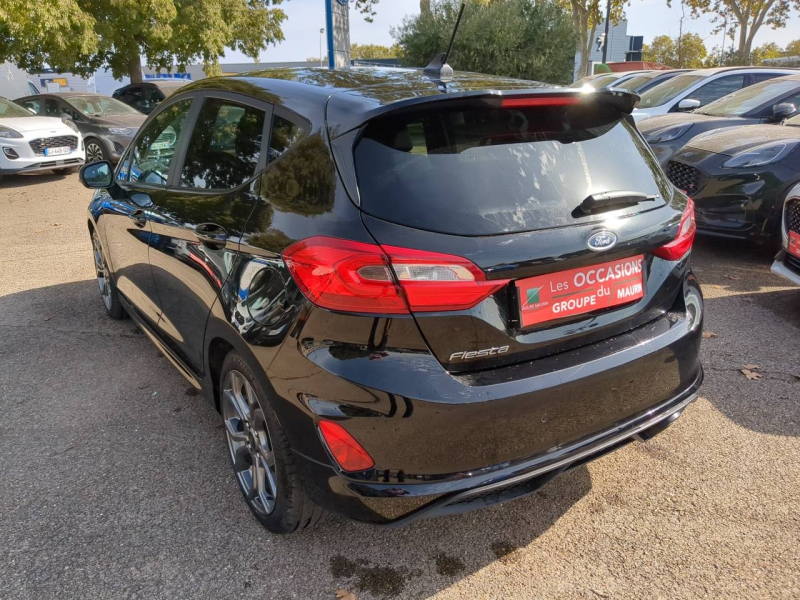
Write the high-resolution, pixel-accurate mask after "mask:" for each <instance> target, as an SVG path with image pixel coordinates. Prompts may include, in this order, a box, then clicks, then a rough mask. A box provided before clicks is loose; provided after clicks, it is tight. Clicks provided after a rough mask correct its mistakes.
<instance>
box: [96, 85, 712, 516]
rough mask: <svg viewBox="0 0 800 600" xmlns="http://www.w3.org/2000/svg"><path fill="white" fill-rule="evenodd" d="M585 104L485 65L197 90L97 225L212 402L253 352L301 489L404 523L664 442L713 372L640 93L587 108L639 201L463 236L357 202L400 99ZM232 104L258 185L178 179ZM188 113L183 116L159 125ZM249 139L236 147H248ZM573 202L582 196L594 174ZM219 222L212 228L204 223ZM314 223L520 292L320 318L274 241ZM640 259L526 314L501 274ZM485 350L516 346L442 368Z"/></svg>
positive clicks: (141, 313)
mask: <svg viewBox="0 0 800 600" xmlns="http://www.w3.org/2000/svg"><path fill="white" fill-rule="evenodd" d="M523 90H526V91H525V92H524V93H523ZM574 94H578V93H577V92H575V91H573V90H565V91H563V93H562V90H558V89H555V88H551V87H548V86H545V85H543V84H535V83H531V82H519V81H514V80H506V79H499V78H493V77H490V76H484V75H480V76H479V75H474V74H465V75H460V74H457V75H456V77H455V79H454V81H453V82H450V83H448V84H447V91H446V93H445V92H444V91H443V90H442V89H441V84H437V83H434V82H431V81H429V80H427V79H426V78H424V77H422V76H421V74H420V72H418V71H407V70H388V71H387V70H377V69H353V70H351V71H349V72H340V71H333V72H329V71H326V70H321V69H319V70H317V69H303V70H280V71H270V72H265V73H258V74H255V73H254V74H247V75H244V76H241V77H233V78H220V79H208V80H202V81H200V82H197V83H194V84H191V85H188V86H186V87H184V88H183V89H182V90H181V92H180V93H178V94H176V95H175V96H174V97H171V98H170V99H168V100H167V101H165V102H164V103H163V105H162V106H160V107H159V108H158V109H157V110H156V111H154V113H153V115H151V116H150V118H149V119H148V121H147V122H146V123H145V125H144V126H143V128H142V133H141V134H140V139H137V140H135V141H134V145H133V146H132V148H131V150H130V151H129V153H128V154H127V155H126V157H124V158H123V160H122V162H121V165H120V167H119V169H118V170H117V175H116V177H117V182H116V183H115V184H114V185H112V186H111V188H110V189H108V190H101V191H98V192H97V193H96V194H95V198H94V200H93V202H92V204H91V206H90V211H89V226H90V228H95V229H97V230H98V232H99V233H100V236H101V240H102V242H103V246H104V247H105V249H106V250H107V251H108V254H109V262H110V263H111V268H112V271H113V272H114V274H115V279H116V281H117V282H118V288H119V292H120V294H121V295H122V296H123V299H124V302H125V306H126V307H127V308H128V309H129V310H130V312H131V313H132V314H133V316H134V318H135V319H136V320H137V322H139V323H140V325H142V327H143V328H144V329H145V330H146V331H147V333H148V335H150V336H151V338H153V340H154V341H155V342H156V344H157V345H158V346H159V347H160V348H161V349H162V350H163V351H164V352H165V353H166V354H167V355H168V356H169V357H170V360H172V361H173V362H174V363H175V364H176V366H178V368H179V370H180V371H181V372H182V373H183V374H184V376H186V377H187V379H188V380H189V381H190V382H192V384H193V385H196V386H198V387H200V388H201V390H202V391H203V394H204V395H205V397H206V398H207V399H208V400H209V401H210V402H212V403H213V404H214V405H215V406H219V393H220V392H219V384H220V368H221V366H222V362H223V359H224V357H225V355H226V354H227V352H228V351H230V350H232V349H233V350H236V351H237V352H238V353H239V354H240V355H241V356H242V357H243V358H244V359H245V360H246V361H247V362H248V364H251V365H253V371H254V374H255V377H256V378H257V379H258V381H259V383H260V384H261V386H262V387H263V388H264V389H265V390H267V392H268V394H269V399H270V401H271V404H272V406H273V407H274V410H275V414H276V415H277V417H278V419H279V421H280V423H281V426H282V429H283V430H284V432H285V434H286V436H287V438H288V440H289V443H290V445H291V448H292V450H293V452H294V453H295V455H296V457H297V461H298V464H299V465H301V467H302V472H303V482H304V486H305V488H306V491H307V492H308V494H309V495H310V496H311V498H312V499H313V500H314V501H315V502H317V503H318V504H320V505H321V506H324V507H326V508H329V509H331V510H335V511H337V512H340V513H343V514H346V515H349V516H351V517H353V518H357V519H361V520H365V521H371V522H377V523H404V522H407V521H408V520H411V519H414V518H418V517H420V516H426V515H427V516H433V515H436V514H449V513H452V512H459V511H462V510H468V509H471V508H477V507H479V506H482V505H486V504H489V503H494V502H500V501H504V500H506V499H509V498H511V497H518V496H519V495H524V494H525V493H530V492H531V491H533V490H535V489H536V488H537V487H538V486H540V485H542V484H543V483H544V482H545V481H547V480H548V479H549V478H551V477H552V476H554V475H556V474H557V473H559V472H561V471H563V470H564V469H566V468H570V467H572V466H576V465H578V464H582V463H583V462H585V461H586V460H590V459H592V458H594V457H597V456H600V455H602V454H603V453H605V452H607V451H610V450H612V449H614V448H617V447H619V446H620V445H623V444H624V443H627V442H628V441H630V440H632V439H636V438H637V436H640V437H648V436H649V435H654V434H655V433H656V432H658V431H659V430H660V429H661V428H663V427H664V426H666V425H667V424H669V423H670V422H671V420H673V419H674V417H675V416H677V415H678V414H680V411H682V410H683V408H684V407H685V406H686V404H687V403H688V402H689V401H690V400H691V399H692V398H693V395H694V394H695V393H696V391H697V388H698V387H699V385H700V382H701V381H702V369H701V366H700V362H699V358H698V350H699V344H700V339H701V331H702V314H703V310H702V295H701V293H700V288H699V285H698V284H697V282H696V280H695V278H694V276H693V275H692V274H691V271H690V269H689V256H690V255H689V254H685V255H683V256H681V257H680V258H676V259H675V260H667V259H665V258H660V257H658V256H656V255H654V254H653V253H654V252H655V251H656V250H657V249H658V248H661V247H663V246H664V244H666V243H668V242H670V241H671V240H673V239H674V238H675V237H676V235H678V232H679V230H681V229H682V227H683V223H684V221H683V220H682V214H684V213H685V210H686V208H687V206H689V204H688V203H687V200H686V199H685V198H684V197H683V196H682V195H681V194H679V193H677V192H675V191H674V189H673V188H672V187H671V186H670V185H669V183H668V181H667V180H666V178H665V177H664V176H663V174H662V173H661V171H660V169H659V167H658V165H657V163H656V162H655V160H654V159H653V157H652V155H651V154H650V153H649V151H648V150H647V148H646V145H645V144H644V141H643V140H642V139H641V137H639V135H638V133H636V131H635V128H633V126H632V122H631V121H630V120H629V118H628V117H626V116H625V110H627V111H628V112H629V111H630V108H632V106H633V102H634V101H635V96H630V95H627V94H621V93H617V92H614V91H604V92H599V93H598V96H597V97H598V100H597V106H605V107H606V108H604V109H603V110H607V112H606V113H603V114H607V115H611V116H610V117H609V118H612V119H613V123H616V126H617V127H621V128H622V130H620V131H624V132H626V133H625V135H626V136H628V137H627V138H626V139H627V141H626V142H625V143H626V144H630V145H631V147H632V148H635V149H636V150H635V151H636V152H637V156H638V157H639V158H638V160H639V161H640V162H636V163H631V164H629V165H628V167H629V169H636V170H637V173H636V174H635V175H636V177H634V178H633V179H631V178H630V177H627V178H626V176H625V175H626V174H625V173H624V172H623V171H619V170H614V169H611V171H610V172H609V173H607V177H608V179H607V180H605V181H601V182H600V185H602V186H603V189H611V190H619V189H623V190H624V189H627V188H625V187H624V183H625V181H634V180H636V181H639V184H640V185H639V184H637V185H638V186H639V187H643V188H645V189H642V190H639V191H640V192H642V197H641V198H639V199H634V200H633V201H631V202H628V203H627V204H624V205H622V206H612V207H607V208H605V209H604V210H603V211H602V212H601V213H600V216H598V215H588V216H587V215H583V216H581V215H578V214H577V213H576V216H575V218H574V222H568V221H567V217H565V216H564V214H563V213H561V214H560V216H559V217H558V218H559V219H561V222H559V224H558V226H556V227H550V228H546V227H545V228H542V227H536V228H533V229H530V230H527V231H522V232H519V231H516V230H514V229H511V230H508V231H502V230H498V231H495V232H488V233H487V232H486V231H477V232H475V231H473V232H467V233H468V235H458V234H456V233H454V232H453V231H451V232H450V233H442V232H441V231H434V230H431V229H430V228H428V229H426V228H420V227H414V226H409V225H408V224H401V223H398V222H392V220H391V219H387V218H379V217H378V216H375V215H372V214H368V211H367V205H370V206H374V203H373V202H372V201H373V200H374V199H373V198H366V197H365V196H364V195H363V194H362V193H361V191H362V190H360V186H359V180H358V177H362V178H363V177H364V175H365V174H364V172H363V171H359V170H358V169H357V168H355V167H356V166H357V165H356V164H355V163H356V161H355V160H354V156H353V147H354V144H356V143H357V142H358V139H359V135H360V134H361V132H363V130H364V125H365V124H368V122H369V121H370V120H371V119H375V118H377V117H378V116H379V115H380V116H386V115H387V114H389V113H391V112H392V111H400V112H402V111H416V110H418V109H419V108H420V107H421V106H423V105H425V104H430V103H433V104H436V105H437V106H436V108H435V110H439V109H440V108H441V107H442V106H445V105H447V106H450V107H452V102H453V101H455V102H467V103H471V104H474V103H475V102H478V103H486V102H490V103H491V102H495V103H496V102H498V101H499V100H500V99H502V98H503V97H505V98H512V99H514V102H516V101H518V100H519V99H520V98H523V97H532V96H534V97H536V98H539V97H541V98H548V97H553V98H563V97H565V96H569V97H572V95H574ZM575 98H578V96H577V95H576V96H575ZM222 100H224V101H230V102H232V103H235V105H236V106H237V107H238V109H242V110H243V109H244V108H245V107H250V108H252V109H254V110H261V111H263V112H264V114H265V119H266V120H265V123H266V125H265V126H264V135H263V147H262V151H261V153H260V155H258V156H257V157H254V158H253V161H254V162H253V163H252V164H251V166H250V168H252V170H253V176H252V177H250V178H248V179H246V180H243V181H242V182H241V183H240V184H238V185H235V186H233V187H231V189H228V190H202V191H191V190H187V189H185V188H184V187H181V182H182V181H183V170H182V169H183V168H185V164H184V162H188V161H185V160H184V159H185V158H186V157H187V156H188V155H189V153H190V151H189V150H188V149H189V148H191V143H192V142H190V140H189V136H193V135H194V132H193V127H194V125H195V123H197V122H200V119H202V112H203V110H205V107H206V106H207V105H209V103H211V102H212V101H222ZM577 101H578V100H576V102H577ZM580 101H583V100H580ZM181 102H190V103H191V104H190V106H191V107H190V108H187V107H188V106H189V105H187V104H184V105H181V104H180V103H181ZM543 102H545V103H547V102H549V101H548V100H544V101H543ZM568 102H573V101H572V100H569V101H568ZM604 103H605V104H604ZM326 106H327V112H326ZM181 107H182V108H181ZM614 107H616V108H614ZM448 110H449V108H448ZM493 110H494V109H493ZM554 110H558V111H560V110H562V108H557V109H554ZM170 111H172V112H170ZM180 111H184V112H183V114H185V115H187V116H186V117H185V119H184V120H180V121H176V120H174V119H173V120H172V121H169V119H171V118H172V117H171V116H170V115H172V114H173V113H178V112H180ZM608 111H610V112H608ZM162 115H163V119H164V122H165V123H166V122H169V123H171V125H169V126H168V127H167V130H170V131H171V132H172V133H171V134H170V135H169V136H167V137H164V133H163V132H161V133H159V132H160V131H161V130H160V129H158V127H156V124H157V123H160V121H159V119H162ZM270 123H271V127H270ZM159 127H161V125H159ZM170 128H172V129H170ZM165 131H166V130H165ZM605 133H606V129H602V130H600V131H599V133H597V134H596V135H598V136H602V135H605ZM148 135H149V136H150V138H147V136H148ZM148 139H149V141H147V140H148ZM192 139H193V138H192ZM258 139H259V140H260V139H261V138H260V134H259V138H258ZM141 140H146V141H147V143H151V142H152V141H153V140H155V144H156V146H157V148H158V149H159V152H161V153H162V155H163V156H166V157H167V160H169V161H171V162H170V165H171V166H170V167H169V169H168V172H161V173H160V175H159V177H156V178H153V175H152V172H151V171H150V170H144V169H142V168H139V167H138V166H137V163H136V161H137V160H139V159H135V160H131V159H130V155H133V156H137V155H136V152H140V150H138V148H139V147H140V146H139V143H140V141H141ZM244 141H247V140H244ZM240 142H242V140H239V141H237V144H238V145H237V152H238V153H239V154H237V155H241V153H242V152H246V150H242V149H241V148H240V145H241V144H240ZM548 143H559V142H548ZM145 146H146V144H145ZM143 147H144V146H143ZM255 161H257V163H256V162H255ZM629 162H630V161H629ZM593 164H594V163H593ZM599 164H601V163H596V164H595V165H594V166H587V169H589V168H591V169H597V165H599ZM231 168H232V169H233V168H234V167H231ZM600 173H601V170H599V169H598V171H597V177H598V178H599V177H600ZM628 175H630V173H629V174H628ZM195 177H201V178H202V177H205V178H206V180H207V179H208V177H210V175H209V174H208V173H207V172H201V173H200V174H199V175H198V174H195ZM637 178H638V179H637ZM584 183H585V182H584ZM597 191H598V190H595V192H597ZM634 191H635V190H634ZM567 192H569V193H570V196H569V198H568V203H569V204H570V205H574V206H575V207H578V205H581V202H582V201H583V200H584V197H585V195H586V187H585V185H583V184H582V185H578V186H575V187H574V188H573V189H568V188H566V187H565V188H564V193H565V194H566V193H567ZM631 193H632V192H631ZM645 195H647V196H648V197H647V198H645ZM576 210H577V209H576ZM553 214H555V213H553ZM383 216H384V217H385V216H386V215H385V214H384V215H383ZM570 218H571V217H570ZM211 225H213V226H216V227H217V229H214V228H213V227H210V226H211ZM609 227H613V229H614V232H615V236H616V237H617V238H618V240H617V244H616V246H615V247H613V248H612V249H609V250H606V251H604V252H602V253H601V254H598V253H597V252H596V251H593V250H592V249H591V247H589V246H587V238H589V237H591V234H592V233H593V232H597V231H599V230H601V229H603V228H609ZM501 229H502V228H501ZM219 230H223V232H224V234H225V235H224V238H217V237H213V235H217V234H218V233H219ZM314 236H325V237H326V239H334V240H348V241H350V242H355V243H360V244H368V245H371V246H372V247H378V246H377V245H378V244H380V245H381V247H384V248H386V247H391V246H402V247H403V248H407V249H412V250H414V251H421V252H429V253H440V254H446V255H453V256H457V257H462V258H464V259H467V260H469V261H471V262H472V263H473V264H474V265H475V266H476V269H478V270H479V271H480V273H481V274H482V275H484V276H485V277H486V279H487V281H489V282H492V281H506V280H508V281H509V283H508V284H507V285H505V284H504V285H503V287H500V288H498V289H497V291H496V292H495V293H493V294H491V295H490V296H488V297H486V298H485V299H483V300H482V301H480V302H478V303H477V304H476V305H475V306H473V307H472V308H469V309H464V310H458V311H444V312H426V311H416V310H411V311H408V310H407V311H405V313H403V314H381V313H379V312H374V311H373V312H372V313H360V312H358V311H351V312H343V311H340V310H331V309H327V308H323V307H321V306H318V305H316V304H315V303H313V302H312V301H311V300H310V299H309V297H307V295H306V294H304V292H303V291H301V288H300V286H299V285H298V281H297V280H296V279H295V276H294V275H293V272H292V270H291V269H290V266H289V264H288V262H287V260H286V259H285V252H286V250H287V248H289V247H292V246H293V245H294V244H295V242H298V241H300V240H306V239H309V238H312V237H314ZM635 255H643V257H644V258H643V265H644V266H643V269H644V288H645V293H643V296H642V298H641V299H640V300H636V301H633V302H630V303H627V304H624V305H621V306H617V307H614V308H611V309H607V310H603V311H595V312H593V313H588V314H582V315H577V316H572V317H565V318H563V319H561V320H558V321H555V322H553V323H548V324H546V325H545V326H542V327H533V328H530V327H528V328H524V327H520V323H519V319H518V314H517V313H516V312H515V311H517V310H518V309H517V308H516V307H517V304H516V299H515V298H513V293H514V291H513V290H514V288H513V282H514V281H516V280H519V279H522V278H527V277H532V276H536V275H540V274H545V273H553V272H556V271H562V270H565V269H572V268H577V267H583V266H588V265H595V264H597V263H602V262H606V261H611V260H614V259H617V258H621V257H631V256H635ZM493 345H494V346H497V345H503V346H508V347H509V348H508V351H507V352H504V353H502V355H495V356H491V357H489V358H487V357H480V358H479V359H478V360H474V361H457V360H452V359H451V356H452V354H453V353H454V352H455V350H467V351H470V350H479V349H480V348H485V347H486V346H493ZM321 420H333V421H335V422H337V423H340V424H341V425H342V426H343V427H345V428H346V430H347V432H348V433H349V434H350V435H352V436H353V437H354V438H355V439H356V440H358V442H359V443H360V444H361V445H363V447H364V448H365V449H366V450H367V452H369V454H370V456H371V457H372V458H373V459H374V463H375V466H374V468H371V469H368V470H366V471H363V472H345V471H343V470H342V469H341V468H340V467H339V466H338V464H337V463H336V461H335V460H334V459H333V458H332V455H331V453H330V451H329V449H328V448H327V447H326V445H325V444H324V443H323V442H322V440H321V438H320V434H319V431H318V425H319V422H320V421H321ZM501 488H502V489H501ZM481 498H483V499H481Z"/></svg>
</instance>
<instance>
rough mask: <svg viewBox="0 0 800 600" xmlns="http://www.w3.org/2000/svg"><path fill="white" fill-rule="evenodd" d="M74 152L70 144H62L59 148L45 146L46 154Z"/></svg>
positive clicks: (54, 154)
mask: <svg viewBox="0 0 800 600" xmlns="http://www.w3.org/2000/svg"><path fill="white" fill-rule="evenodd" d="M70 152H72V148H71V147H70V146H60V147H59V148H45V149H44V155H45V156H56V155H58V154H69V153H70Z"/></svg>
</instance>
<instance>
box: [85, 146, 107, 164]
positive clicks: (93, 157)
mask: <svg viewBox="0 0 800 600" xmlns="http://www.w3.org/2000/svg"><path fill="white" fill-rule="evenodd" d="M101 160H103V149H102V148H101V147H100V144H98V143H96V142H89V143H88V144H86V162H87V163H96V162H100V161H101Z"/></svg>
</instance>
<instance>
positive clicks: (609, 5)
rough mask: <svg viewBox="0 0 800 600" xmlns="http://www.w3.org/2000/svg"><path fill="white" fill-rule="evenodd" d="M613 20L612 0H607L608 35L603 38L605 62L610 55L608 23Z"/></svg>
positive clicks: (604, 62)
mask: <svg viewBox="0 0 800 600" xmlns="http://www.w3.org/2000/svg"><path fill="white" fill-rule="evenodd" d="M609 21H611V0H606V36H605V37H604V38H603V64H606V58H607V57H608V23H609Z"/></svg>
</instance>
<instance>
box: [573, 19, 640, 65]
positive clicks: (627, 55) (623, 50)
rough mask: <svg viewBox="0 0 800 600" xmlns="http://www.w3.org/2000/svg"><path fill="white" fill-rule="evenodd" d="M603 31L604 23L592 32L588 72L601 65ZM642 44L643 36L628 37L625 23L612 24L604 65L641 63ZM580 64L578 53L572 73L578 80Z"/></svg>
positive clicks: (604, 28) (609, 30) (626, 23)
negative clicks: (592, 38)
mask: <svg viewBox="0 0 800 600" xmlns="http://www.w3.org/2000/svg"><path fill="white" fill-rule="evenodd" d="M605 31H606V23H605V21H603V22H602V23H598V24H597V28H596V29H595V32H594V40H592V52H591V54H590V55H589V63H590V65H591V69H590V72H594V65H599V64H603V46H602V41H603V37H604V34H605ZM643 42H644V38H643V36H640V35H628V22H627V21H620V22H619V23H617V24H616V25H614V23H613V22H612V23H611V24H610V26H609V28H608V52H607V54H606V63H621V62H630V61H641V60H642V44H643ZM580 64H581V56H580V53H577V52H576V53H575V71H574V78H575V79H579V77H578V68H579V67H580ZM615 70H620V69H615Z"/></svg>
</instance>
